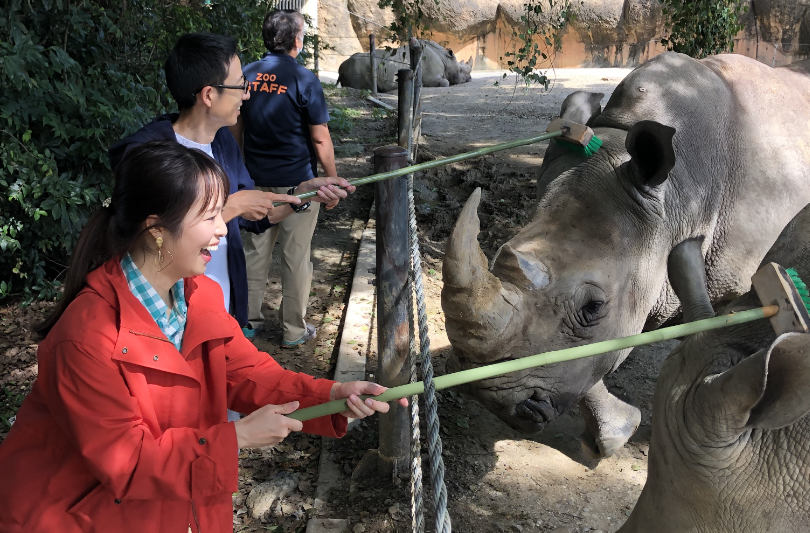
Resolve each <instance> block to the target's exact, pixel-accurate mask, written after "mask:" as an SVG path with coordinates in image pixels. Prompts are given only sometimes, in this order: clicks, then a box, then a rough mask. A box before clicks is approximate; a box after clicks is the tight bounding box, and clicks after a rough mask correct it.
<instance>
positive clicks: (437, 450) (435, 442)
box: [407, 51, 452, 533]
mask: <svg viewBox="0 0 810 533" xmlns="http://www.w3.org/2000/svg"><path fill="white" fill-rule="evenodd" d="M411 53H412V54H413V51H411ZM421 68H422V62H421V61H420V62H419V64H418V65H417V66H416V69H417V72H415V73H414V76H413V77H412V80H413V81H412V83H414V84H416V83H417V81H418V80H420V79H421V76H418V75H416V74H417V73H418V71H419V70H420V69H421ZM413 93H414V94H418V91H416V88H414V92H413ZM417 109H419V110H420V111H419V112H420V114H421V105H420V103H419V102H415V103H414V105H413V106H412V107H411V108H410V109H409V110H408V114H409V118H410V120H409V122H408V124H409V125H410V127H409V129H408V146H407V150H408V157H409V159H410V160H411V162H413V161H414V159H415V157H416V152H417V145H418V139H419V137H418V133H417V131H418V130H419V129H420V128H421V123H422V121H421V117H419V116H415V110H417ZM407 180H408V195H407V196H408V216H409V221H408V225H409V231H408V240H409V244H410V249H411V271H410V276H409V283H408V288H409V289H411V290H409V294H408V298H407V300H408V324H409V326H410V328H409V331H410V335H411V337H410V341H411V342H410V346H411V348H412V349H411V350H410V352H409V353H410V371H411V376H410V378H411V383H415V382H416V380H417V372H416V357H415V355H416V350H415V349H414V347H415V334H414V327H413V325H414V315H413V298H414V296H415V297H416V314H417V319H418V327H419V358H420V360H421V363H422V380H423V381H424V383H425V411H426V413H425V414H426V418H427V420H426V422H427V423H426V425H427V440H428V454H429V458H430V462H429V467H430V481H431V495H432V502H433V511H434V518H435V531H436V533H452V524H451V520H450V515H449V514H448V512H447V486H446V485H445V482H444V472H445V469H444V459H442V439H441V436H440V435H439V431H440V429H441V425H440V422H439V415H438V406H437V402H436V386H435V384H434V382H433V361H432V358H431V353H430V336H429V333H428V324H427V308H426V304H425V293H424V276H423V274H422V254H421V251H420V250H419V234H418V229H417V225H416V206H415V201H414V194H413V173H410V174H408V177H407ZM411 405H412V406H413V407H412V409H411V430H412V439H413V440H412V442H411V456H412V457H411V468H412V477H411V490H412V492H411V508H412V510H411V516H412V520H411V523H412V527H413V533H423V532H424V511H423V508H422V471H421V462H422V460H421V439H420V435H419V409H418V397H417V396H412V397H411ZM414 428H415V431H414Z"/></svg>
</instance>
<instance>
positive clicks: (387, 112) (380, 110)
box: [371, 107, 397, 120]
mask: <svg viewBox="0 0 810 533" xmlns="http://www.w3.org/2000/svg"><path fill="white" fill-rule="evenodd" d="M396 114H397V112H396V111H394V110H392V109H385V108H384V107H375V108H373V109H372V110H371V118H372V119H374V120H383V119H386V118H392V117H394V116H396Z"/></svg>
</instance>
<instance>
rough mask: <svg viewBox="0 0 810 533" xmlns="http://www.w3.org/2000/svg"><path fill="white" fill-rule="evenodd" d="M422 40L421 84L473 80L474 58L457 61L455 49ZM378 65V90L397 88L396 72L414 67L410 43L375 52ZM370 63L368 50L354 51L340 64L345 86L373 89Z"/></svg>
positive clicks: (446, 84)
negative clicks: (354, 52) (471, 72)
mask: <svg viewBox="0 0 810 533" xmlns="http://www.w3.org/2000/svg"><path fill="white" fill-rule="evenodd" d="M420 43H422V85H423V86H424V87H449V86H450V85H458V84H460V83H467V82H468V81H470V80H471V79H472V76H471V74H470V71H471V69H472V59H470V60H469V61H468V62H466V63H465V62H463V61H458V60H457V59H456V56H455V54H453V51H452V50H447V49H445V48H443V47H442V46H441V45H439V44H438V43H436V42H434V41H420ZM374 57H375V58H376V61H375V63H376V64H377V90H378V91H381V92H389V91H394V90H396V89H397V80H396V74H397V71H398V70H400V69H403V68H411V53H410V48H409V47H408V46H405V45H403V46H400V47H399V48H397V49H396V50H393V51H391V52H388V51H386V50H384V49H378V50H375V51H374ZM370 69H371V62H370V59H369V54H368V53H367V52H362V53H356V54H353V55H352V56H351V57H350V58H349V59H347V60H346V61H344V62H343V63H341V64H340V67H339V68H338V83H340V85H341V86H342V87H352V88H354V89H365V90H371V74H370Z"/></svg>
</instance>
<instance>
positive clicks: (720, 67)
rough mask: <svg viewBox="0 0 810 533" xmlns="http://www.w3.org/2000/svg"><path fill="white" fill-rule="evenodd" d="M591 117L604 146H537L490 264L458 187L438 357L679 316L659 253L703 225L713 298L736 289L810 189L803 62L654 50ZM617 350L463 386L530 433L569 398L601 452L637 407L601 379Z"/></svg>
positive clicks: (467, 360)
mask: <svg viewBox="0 0 810 533" xmlns="http://www.w3.org/2000/svg"><path fill="white" fill-rule="evenodd" d="M590 123H591V125H592V127H593V129H594V131H595V133H596V135H597V136H598V137H599V138H601V139H602V141H603V146H602V148H601V149H600V150H599V151H598V152H597V153H596V154H595V155H593V156H592V157H590V158H586V157H585V156H583V155H579V154H577V153H574V152H571V151H568V150H564V149H559V150H555V151H554V157H551V155H547V157H546V158H545V159H546V160H544V162H543V165H542V167H541V174H540V176H539V178H538V188H539V189H540V197H539V198H538V205H537V211H536V213H535V215H534V218H533V219H532V221H531V222H530V223H529V224H528V225H526V226H525V227H524V228H523V229H522V230H521V231H520V232H519V233H518V234H517V235H516V236H515V237H514V238H512V239H511V240H509V241H508V242H507V243H505V244H503V245H502V246H501V248H500V249H499V250H498V252H497V254H496V256H495V258H494V260H493V263H492V268H491V269H490V268H488V265H487V259H486V257H485V256H484V254H483V252H482V251H481V250H480V247H479V245H478V242H477V235H478V230H479V221H478V216H477V212H476V209H477V206H478V203H479V199H480V192H475V193H473V195H472V196H471V197H470V198H469V200H468V201H467V204H466V205H465V207H464V208H463V210H462V212H461V214H460V216H459V219H458V221H457V223H456V226H455V228H454V229H453V232H452V233H451V235H450V237H449V238H448V241H447V245H446V249H445V258H444V272H443V277H444V288H443V290H442V307H443V309H444V312H445V314H446V325H447V335H448V337H449V339H450V342H451V344H452V348H453V353H452V355H451V357H450V359H449V360H448V364H447V368H448V370H459V369H464V368H471V367H475V366H479V365H484V364H489V363H493V362H496V361H499V360H504V359H511V358H519V357H525V356H527V355H530V354H535V353H540V352H545V351H549V350H555V349H561V348H567V347H570V346H576V345H580V344H586V343H591V342H596V341H601V340H606V339H612V338H617V337H623V336H626V335H631V334H635V333H638V332H640V331H642V330H643V329H645V328H646V329H650V328H656V327H658V326H660V325H661V324H663V323H664V322H667V321H671V320H676V319H677V318H678V316H679V312H680V311H679V309H680V302H679V301H678V298H677V297H676V296H675V294H674V293H673V292H672V288H671V287H670V285H669V282H668V279H667V275H666V261H667V257H668V255H669V253H670V251H671V250H672V249H673V247H674V246H675V245H676V244H678V243H680V242H683V241H684V240H686V239H688V238H690V237H695V236H703V237H705V239H704V241H703V244H702V253H703V255H704V257H705V260H706V264H707V276H708V291H709V295H710V297H711V301H712V302H713V303H714V304H715V305H719V304H720V303H722V302H728V301H731V300H733V299H734V298H736V297H739V296H740V295H742V294H744V293H746V292H747V291H748V289H749V286H750V278H751V275H752V274H753V273H754V271H755V269H756V267H757V265H758V264H759V261H760V260H761V258H762V257H763V256H764V254H765V253H766V252H767V250H768V248H769V247H770V246H771V244H772V243H773V242H774V241H775V240H776V238H777V236H778V235H779V232H780V231H781V230H782V228H784V227H785V225H786V224H787V223H788V222H789V221H790V220H791V218H792V217H793V216H794V215H795V214H796V213H798V212H799V210H800V209H801V208H803V207H804V206H805V205H806V204H807V203H808V202H810V61H805V62H802V63H797V64H794V65H792V66H789V67H784V68H777V69H772V68H770V67H768V66H766V65H763V64H761V63H758V62H757V61H754V60H752V59H749V58H746V57H743V56H739V55H732V54H723V55H720V56H715V57H710V58H707V59H704V60H701V61H697V60H694V59H691V58H689V57H687V56H685V55H681V54H676V53H665V54H662V55H660V56H657V57H656V58H654V59H652V60H651V61H649V62H647V63H645V64H643V65H642V66H640V67H639V68H637V69H636V70H634V71H633V72H631V73H630V74H629V75H628V76H627V77H626V78H625V79H624V80H623V81H622V82H621V83H620V84H619V85H618V86H617V88H616V90H615V92H614V93H613V95H612V96H611V98H610V100H609V101H608V103H607V105H606V106H605V108H604V110H603V111H602V113H601V114H600V115H599V116H597V117H596V118H594V119H593V120H592V121H590ZM551 151H552V150H551V148H550V149H549V152H551ZM628 353H629V350H622V351H619V352H613V353H609V354H606V355H603V356H600V357H594V358H590V359H587V360H578V361H573V362H569V363H561V364H556V365H552V366H546V367H541V368H538V369H534V370H530V371H523V372H519V373H514V374H510V375H507V376H503V377H498V378H493V379H488V380H483V381H480V382H477V383H475V384H473V385H470V386H467V387H465V389H466V391H467V392H470V393H472V394H473V395H474V396H475V397H476V398H477V399H478V400H479V401H480V402H481V403H483V404H484V405H485V406H486V407H487V408H488V409H490V410H491V411H492V412H494V413H495V414H497V415H498V416H499V417H500V418H501V419H502V420H504V421H505V422H507V423H508V424H509V425H511V426H512V427H514V428H517V429H519V430H522V431H525V432H537V431H541V430H542V429H543V428H544V427H545V426H546V424H547V423H548V422H549V421H551V420H552V419H554V418H555V417H556V416H558V415H559V414H560V413H562V412H563V411H565V410H566V409H568V408H569V407H570V406H572V405H574V404H576V403H577V402H579V406H580V410H581V412H582V414H583V417H584V419H585V422H586V428H585V432H584V434H583V436H582V440H581V442H582V444H583V450H584V451H585V452H586V453H593V454H595V455H596V456H597V457H604V456H608V455H610V454H612V453H613V452H614V451H615V450H616V449H617V448H619V447H621V446H623V445H624V443H625V442H626V441H627V439H628V438H629V437H630V436H631V435H632V434H633V432H634V431H635V430H636V429H637V427H638V424H639V422H640V412H639V410H638V409H637V408H636V407H634V406H632V405H630V404H629V403H627V402H624V401H622V400H620V399H618V398H616V397H615V396H613V395H612V394H610V393H609V391H608V390H607V388H606V387H605V385H604V383H603V380H602V378H603V377H604V376H605V375H606V374H607V373H610V372H612V371H613V370H615V369H616V368H617V367H618V365H619V364H621V362H622V361H623V360H624V359H625V358H626V357H627V354H628Z"/></svg>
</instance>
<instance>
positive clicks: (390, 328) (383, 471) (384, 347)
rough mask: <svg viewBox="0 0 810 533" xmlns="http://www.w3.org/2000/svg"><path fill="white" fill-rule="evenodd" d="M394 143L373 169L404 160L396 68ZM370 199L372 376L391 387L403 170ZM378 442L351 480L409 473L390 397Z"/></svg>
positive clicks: (406, 372) (405, 227)
mask: <svg viewBox="0 0 810 533" xmlns="http://www.w3.org/2000/svg"><path fill="white" fill-rule="evenodd" d="M397 76H398V82H399V146H383V147H381V148H377V149H376V150H374V173H380V172H387V171H389V170H396V169H400V168H404V167H406V166H408V158H409V151H408V150H409V147H408V142H409V134H410V129H411V109H412V108H413V73H412V72H411V70H410V69H403V70H400V71H399V72H398V74H397ZM374 202H375V205H376V208H375V211H376V216H377V268H376V273H377V375H376V378H377V382H378V383H380V384H381V385H383V386H385V387H396V386H398V385H404V384H406V383H408V382H409V381H410V367H409V366H408V358H409V340H410V339H409V328H408V298H409V297H410V291H409V286H408V275H409V271H410V252H411V251H410V248H409V245H408V243H409V240H408V231H409V224H408V223H409V220H410V219H409V217H408V181H407V177H406V176H400V177H399V178H393V179H389V180H384V181H379V182H377V184H376V191H375V198H374ZM379 434H380V445H379V448H378V449H376V450H369V451H368V452H367V453H366V455H365V456H364V457H363V459H362V460H361V461H360V464H359V465H357V468H356V469H355V471H354V473H353V474H352V481H354V482H356V481H359V480H362V479H367V478H371V477H391V476H392V475H398V474H399V473H401V472H402V473H409V472H410V469H409V463H410V449H411V421H410V410H409V409H407V408H404V407H402V406H400V405H398V404H396V403H392V404H391V409H390V410H389V411H388V413H386V414H381V415H379Z"/></svg>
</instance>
